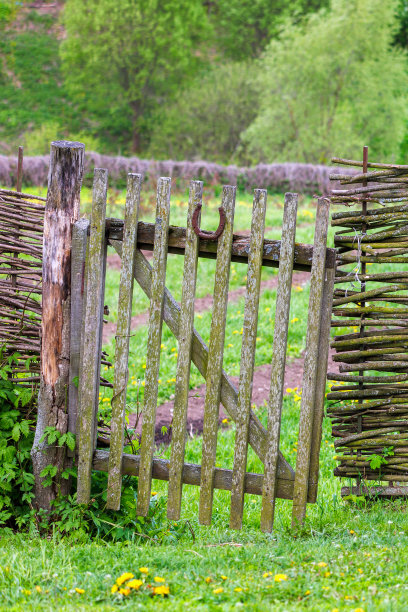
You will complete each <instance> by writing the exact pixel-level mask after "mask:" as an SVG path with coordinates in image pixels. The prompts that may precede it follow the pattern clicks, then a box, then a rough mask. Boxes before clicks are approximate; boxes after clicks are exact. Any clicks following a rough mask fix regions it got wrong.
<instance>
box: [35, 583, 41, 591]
mask: <svg viewBox="0 0 408 612" xmlns="http://www.w3.org/2000/svg"><path fill="white" fill-rule="evenodd" d="M35 590H36V591H37V593H42V588H41V587H40V586H38V584H37V586H36V587H35Z"/></svg>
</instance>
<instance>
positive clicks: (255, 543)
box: [0, 192, 408, 612]
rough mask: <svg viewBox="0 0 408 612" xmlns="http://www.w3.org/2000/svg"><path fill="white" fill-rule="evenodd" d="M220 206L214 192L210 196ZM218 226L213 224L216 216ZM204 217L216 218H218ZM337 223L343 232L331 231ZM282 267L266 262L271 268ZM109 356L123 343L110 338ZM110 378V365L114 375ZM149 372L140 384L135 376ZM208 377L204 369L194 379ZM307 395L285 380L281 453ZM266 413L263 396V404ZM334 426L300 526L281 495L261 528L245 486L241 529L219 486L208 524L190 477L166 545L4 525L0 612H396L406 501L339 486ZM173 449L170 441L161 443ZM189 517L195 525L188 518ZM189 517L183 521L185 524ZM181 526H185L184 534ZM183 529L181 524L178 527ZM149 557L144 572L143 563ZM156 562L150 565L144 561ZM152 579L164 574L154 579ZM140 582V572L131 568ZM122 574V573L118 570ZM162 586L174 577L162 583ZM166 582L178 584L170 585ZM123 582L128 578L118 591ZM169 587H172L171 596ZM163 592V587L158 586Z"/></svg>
mask: <svg viewBox="0 0 408 612" xmlns="http://www.w3.org/2000/svg"><path fill="white" fill-rule="evenodd" d="M149 198H150V205H149V206H145V207H144V208H143V215H142V219H143V220H149V221H151V220H153V217H154V213H153V209H152V206H151V204H152V201H154V196H150V197H149ZM83 200H84V207H85V209H89V203H88V204H87V201H89V193H87V192H85V194H84V198H83ZM123 203H124V194H123V193H121V192H117V193H111V194H110V200H109V214H110V215H112V216H117V217H121V216H122V212H123ZM208 204H209V206H210V207H211V208H215V207H216V205H218V202H217V201H216V199H214V198H211V199H209V200H208ZM282 212H283V196H280V195H271V196H270V197H269V206H268V213H267V221H266V227H267V231H266V237H268V238H279V237H280V226H281V219H282ZM250 213H251V197H250V196H249V195H242V194H240V195H239V197H238V202H237V212H236V221H235V227H236V230H237V231H238V230H243V229H247V228H248V227H249V224H250ZM185 214H186V208H185V197H184V196H183V197H182V196H179V195H175V196H173V198H172V209H171V223H172V224H174V225H184V224H185ZM314 216H315V208H314V203H313V201H311V200H302V201H301V202H300V206H299V216H298V223H299V225H298V232H297V241H299V242H311V241H312V239H313V220H314ZM215 223H216V221H215ZM203 225H204V227H208V229H211V223H210V222H209V221H208V222H207V215H205V214H204V215H203ZM330 232H331V234H332V231H331V230H330ZM182 262H183V260H182V258H180V257H177V256H169V263H168V273H167V282H166V284H167V286H168V287H169V289H170V290H171V291H172V292H173V294H174V295H175V297H176V298H177V299H179V297H180V289H181V270H182ZM214 270H215V266H214V262H212V261H209V260H202V261H200V268H199V279H198V285H197V295H198V296H199V297H202V296H204V295H206V294H208V293H212V290H213V282H214V280H213V277H214ZM273 274H276V271H275V270H273V269H265V270H264V276H263V279H264V280H267V279H268V278H270V277H271V275H273ZM245 275H246V271H245V266H242V265H238V264H233V266H232V269H231V283H230V289H231V290H234V289H236V288H238V287H241V286H243V285H245V280H246V279H245ZM118 282H119V272H118V271H117V270H114V269H112V268H110V269H108V273H107V290H106V303H107V304H109V307H110V311H111V314H110V318H111V319H112V320H114V319H115V315H116V303H117V288H118ZM275 300H276V290H270V289H268V290H266V291H264V292H263V294H262V297H261V305H260V312H259V330H258V336H259V340H258V343H257V354H256V364H257V365H261V364H264V363H268V362H269V361H270V358H271V346H272V338H273V325H274V305H275ZM307 304H308V285H307V284H305V285H302V286H298V287H295V288H294V290H293V299H292V311H291V321H292V322H291V325H290V332H289V342H288V345H289V347H288V355H289V357H290V358H291V359H292V358H296V357H298V356H300V355H301V353H302V350H303V348H304V341H305V333H306V317H307ZM147 307H148V301H147V299H146V298H145V297H144V296H143V295H142V291H141V289H140V288H139V287H135V299H134V303H133V312H134V314H138V313H140V312H143V311H144V310H146V308H147ZM243 312H244V303H243V299H241V300H239V301H235V302H232V301H231V303H230V304H229V307H228V317H227V331H226V339H225V356H224V367H225V369H226V371H227V372H228V373H229V374H231V375H237V374H238V373H239V361H240V343H241V330H242V320H243ZM210 321H211V313H210V312H208V311H204V312H202V313H199V314H196V321H195V325H196V327H197V329H198V330H199V332H200V333H201V334H202V336H203V338H204V340H206V341H208V335H209V327H210ZM146 338H147V328H146V326H142V327H139V328H138V329H136V330H134V332H133V336H132V338H131V344H130V351H131V352H130V360H129V364H130V381H131V382H130V385H129V392H128V403H129V410H130V411H131V410H135V409H136V396H137V389H139V392H140V397H141V398H142V396H143V378H144V368H143V366H144V365H145V353H146V351H145V348H146ZM107 350H108V352H109V353H110V354H111V355H112V354H113V350H114V346H113V343H111V344H109V345H108V346H107ZM176 353H177V342H176V340H175V339H174V337H173V336H172V335H171V333H170V332H169V331H168V330H167V328H166V326H164V328H163V346H162V359H161V371H160V385H159V401H160V402H163V401H165V400H166V399H169V398H170V397H171V396H172V394H173V393H174V378H175V371H176V361H177V359H176ZM104 375H106V376H107V377H108V378H111V377H112V373H111V371H106V372H104ZM138 381H140V382H139V383H138ZM201 383H202V379H201V377H200V375H199V373H198V371H197V370H196V369H195V367H194V366H193V368H192V375H191V386H192V387H195V386H197V385H199V384H201ZM109 395H110V393H109V392H106V391H103V390H102V392H101V406H105V407H106V406H107V405H108V404H109V402H104V401H103V400H104V399H106V398H108V397H109ZM299 403H300V396H299V393H298V390H288V393H287V394H286V395H285V398H284V410H283V422H282V433H281V450H282V452H283V453H284V455H285V456H286V457H287V458H288V460H289V461H290V462H291V463H292V465H293V466H294V465H295V461H296V452H297V444H296V439H297V426H298V413H299ZM255 410H256V412H257V414H258V416H259V417H260V419H261V421H262V422H263V423H264V424H265V423H266V407H265V406H257V407H256V408H255ZM330 429H331V428H330V423H329V420H328V419H327V418H326V419H325V420H324V430H323V441H322V448H321V464H320V484H319V495H318V500H317V504H315V505H313V506H309V507H308V512H307V520H306V523H305V526H304V528H303V530H302V531H300V532H296V533H295V532H293V531H292V530H291V528H290V518H291V507H292V504H291V503H290V502H288V501H283V500H278V503H277V510H276V518H275V531H274V533H273V534H272V535H264V534H262V533H261V532H260V530H259V519H260V499H259V498H258V497H256V496H247V497H246V503H245V516H244V528H243V530H242V531H240V532H235V531H232V530H230V529H229V528H228V522H229V498H230V494H229V493H228V492H224V491H216V492H215V495H214V510H213V524H212V526H211V527H210V528H208V527H201V526H200V525H199V524H198V521H197V516H198V500H199V490H198V488H196V487H190V486H185V487H184V492H183V511H182V519H181V521H180V522H179V524H178V525H176V524H174V523H172V524H170V523H169V525H168V534H165V536H164V539H163V544H161V545H157V544H154V543H153V542H152V541H150V540H149V539H146V540H145V541H143V540H142V539H141V538H140V537H138V536H137V534H136V533H135V537H134V539H133V541H132V540H130V541H129V542H125V543H123V542H122V543H115V544H112V543H109V542H104V541H95V542H89V541H86V539H84V538H79V539H77V540H76V539H75V538H74V537H72V536H71V537H70V538H67V539H66V540H63V541H61V540H60V538H57V537H55V538H53V537H51V538H49V539H47V540H45V539H39V538H38V537H35V535H31V536H27V535H23V534H20V535H18V534H17V535H13V534H9V533H4V534H3V535H2V539H1V546H0V609H1V610H6V609H7V610H55V609H58V610H94V609H98V610H116V609H123V610H134V609H141V610H145V609H147V610H149V609H157V608H158V607H160V608H163V609H169V610H183V609H185V608H188V609H197V610H216V609H222V610H232V609H241V608H242V609H247V610H264V609H271V610H282V611H283V610H317V611H320V610H322V611H328V612H330V611H331V612H334V611H336V610H338V611H343V610H350V611H354V612H357V611H358V612H361V611H364V612H368V611H370V610H380V611H383V610H384V611H385V610H389V611H391V610H392V611H394V610H406V609H407V608H408V587H407V586H406V582H407V577H408V572H407V569H406V563H405V554H406V553H408V518H407V514H406V507H405V506H406V504H405V502H403V501H394V502H371V503H367V502H365V501H364V500H358V499H357V500H354V501H352V500H348V501H345V500H342V499H341V497H340V488H341V485H342V484H345V483H341V481H340V480H339V479H338V478H334V477H333V475H332V474H333V468H334V466H335V459H334V456H335V451H334V445H333V440H332V438H331V434H330ZM201 442H202V441H201V438H200V437H196V438H188V441H187V448H186V460H187V461H189V462H193V463H200V453H201ZM233 448H234V425H233V424H232V423H228V424H226V425H225V427H223V428H222V429H221V430H220V432H219V436H218V448H217V465H218V466H221V467H228V468H231V467H232V462H233ZM158 453H159V454H160V455H161V456H164V457H169V448H161V449H158ZM248 470H250V471H255V472H256V471H258V472H259V471H261V465H260V462H259V460H258V459H257V458H256V456H255V454H254V453H253V452H252V450H251V449H250V451H249V457H248ZM153 486H154V490H155V492H154V495H155V498H156V500H157V503H158V504H165V503H166V491H167V483H163V482H159V481H154V485H153ZM187 521H188V523H187ZM185 527H186V528H185ZM177 534H178V535H177ZM181 534H182V535H181ZM140 568H142V571H141V570H140ZM146 568H147V569H146ZM124 573H131V574H133V576H134V579H136V580H137V581H139V580H141V583H139V582H135V583H131V584H133V585H134V587H135V588H133V589H130V590H129V592H127V589H126V584H127V582H125V583H124V584H123V585H120V586H119V588H118V590H117V591H116V590H115V588H114V589H113V590H114V591H115V592H113V593H112V587H113V585H114V584H115V581H116V580H117V579H118V578H119V577H120V576H122V575H123V574H124ZM155 578H156V579H157V578H158V579H159V580H155ZM132 579H133V578H132ZM119 582H120V581H119ZM136 587H137V588H136ZM157 587H165V588H163V589H161V590H160V588H159V590H158V591H156V594H155V592H154V589H155V588H156V589H157ZM166 587H168V589H167V588H166ZM120 589H124V591H123V592H122V593H120V592H119V591H120ZM167 591H168V594H167ZM161 592H162V593H163V594H160V593H161Z"/></svg>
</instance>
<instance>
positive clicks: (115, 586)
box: [111, 584, 119, 595]
mask: <svg viewBox="0 0 408 612" xmlns="http://www.w3.org/2000/svg"><path fill="white" fill-rule="evenodd" d="M118 588H119V587H118V585H117V584H114V585H113V587H112V588H111V593H112V595H113V593H116V592H117V590H118Z"/></svg>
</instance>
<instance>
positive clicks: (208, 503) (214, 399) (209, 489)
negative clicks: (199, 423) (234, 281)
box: [199, 185, 236, 525]
mask: <svg viewBox="0 0 408 612" xmlns="http://www.w3.org/2000/svg"><path fill="white" fill-rule="evenodd" d="M235 193H236V188H235V187H231V186H230V185H226V186H225V187H224V188H223V196H222V207H223V209H224V211H225V227H224V231H223V233H222V234H221V236H220V237H219V239H218V249H217V264H216V267H215V284H214V302H213V309H212V319H211V331H210V341H209V346H208V361H207V372H206V378H205V380H206V391H205V401H204V424H203V447H202V467H201V487H200V507H199V522H200V523H201V524H202V525H209V524H210V523H211V514H212V504H213V493H214V489H213V476H214V467H215V455H216V451H217V433H218V415H219V410H220V394H221V376H222V360H223V355H224V341H225V322H226V316H227V304H228V286H229V272H230V261H231V245H232V234H233V225H234V207H235Z"/></svg>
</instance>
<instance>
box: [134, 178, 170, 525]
mask: <svg viewBox="0 0 408 612" xmlns="http://www.w3.org/2000/svg"><path fill="white" fill-rule="evenodd" d="M170 191H171V179H170V178H168V177H165V178H160V179H159V181H158V183H157V206H156V223H155V235H154V249H153V269H152V277H151V283H152V284H151V297H150V310H149V334H148V340H147V356H146V378H145V393H144V404H143V424H142V440H141V447H140V456H141V464H140V475H139V486H138V493H137V513H138V514H139V515H142V516H146V515H147V513H148V511H149V504H150V492H151V484H152V462H153V451H154V431H155V423H156V409H157V396H158V384H159V383H158V379H159V369H160V344H161V336H162V324H163V304H164V290H165V282H166V263H167V241H168V234H169V218H170Z"/></svg>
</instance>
